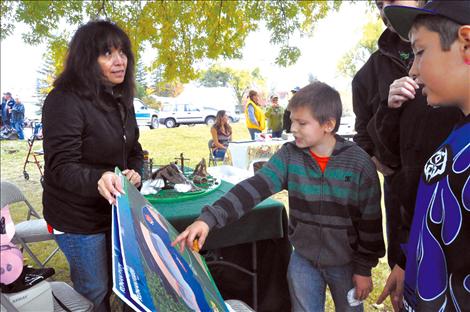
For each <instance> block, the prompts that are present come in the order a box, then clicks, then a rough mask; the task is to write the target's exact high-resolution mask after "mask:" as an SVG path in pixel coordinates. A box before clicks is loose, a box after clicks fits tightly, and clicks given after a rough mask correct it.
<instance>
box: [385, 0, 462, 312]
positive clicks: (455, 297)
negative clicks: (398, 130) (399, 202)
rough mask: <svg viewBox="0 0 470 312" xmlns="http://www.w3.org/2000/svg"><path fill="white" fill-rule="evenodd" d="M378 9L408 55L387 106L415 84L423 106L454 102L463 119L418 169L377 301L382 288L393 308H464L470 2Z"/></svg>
mask: <svg viewBox="0 0 470 312" xmlns="http://www.w3.org/2000/svg"><path fill="white" fill-rule="evenodd" d="M385 15H386V16H387V18H388V19H389V20H390V22H391V24H392V26H393V27H394V28H395V30H397V32H398V33H399V34H400V36H402V37H404V38H409V40H410V41H411V45H412V47H413V52H414V54H415V59H414V62H413V66H412V67H411V69H410V72H409V74H410V77H403V78H401V79H398V80H396V81H394V82H393V83H392V85H391V86H390V93H389V106H392V107H393V106H395V107H399V106H401V105H402V104H403V102H405V101H407V100H409V99H413V98H414V97H415V94H416V90H417V89H422V92H423V94H424V95H426V97H427V101H428V105H430V106H455V107H458V108H459V109H460V110H461V111H462V113H463V114H464V115H465V117H463V119H462V120H461V122H460V123H458V124H457V125H456V126H455V128H454V130H453V131H452V133H451V134H450V135H449V136H448V137H447V139H445V140H444V142H442V144H441V145H440V146H439V147H438V148H437V150H436V152H435V153H434V154H433V155H432V156H431V157H430V158H429V159H428V161H427V162H426V164H425V166H424V168H423V171H422V175H421V180H420V184H419V188H418V195H417V200H416V206H415V211H414V215H413V221H412V224H411V231H410V235H409V238H408V243H407V244H406V245H405V246H404V249H405V254H406V265H405V268H401V267H400V266H395V268H394V269H393V270H392V273H391V274H390V276H389V278H388V280H387V283H386V285H385V288H384V291H383V293H382V294H381V295H380V297H379V300H378V301H379V302H381V301H383V300H384V299H385V298H386V296H387V295H388V294H390V295H391V299H392V304H393V307H394V309H395V311H399V310H401V309H403V308H404V310H406V311H469V309H470V252H469V251H468V244H469V243H470V92H469V86H470V1H438V0H434V1H431V2H429V3H427V4H426V5H425V6H424V8H423V9H416V8H411V7H402V6H389V7H387V8H385ZM403 269H404V270H403ZM403 296H404V298H403V300H401V298H402V297H403Z"/></svg>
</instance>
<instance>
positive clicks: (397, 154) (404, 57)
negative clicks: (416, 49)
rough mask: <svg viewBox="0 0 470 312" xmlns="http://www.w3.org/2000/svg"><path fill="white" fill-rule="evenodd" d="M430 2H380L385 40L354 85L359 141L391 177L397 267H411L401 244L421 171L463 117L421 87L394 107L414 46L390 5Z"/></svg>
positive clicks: (390, 219) (392, 261) (392, 259)
mask: <svg viewBox="0 0 470 312" xmlns="http://www.w3.org/2000/svg"><path fill="white" fill-rule="evenodd" d="M424 3H425V1H386V0H377V1H376V4H377V6H378V8H379V9H380V12H381V16H382V18H383V20H384V23H385V24H386V25H387V29H386V30H385V31H384V33H383V34H382V35H381V37H380V39H379V42H378V44H379V51H377V52H375V53H374V54H373V55H372V56H371V58H370V59H369V61H368V62H367V63H366V65H364V67H363V69H361V70H360V71H359V72H358V74H357V75H356V77H355V78H354V80H353V83H352V85H353V107H354V108H355V112H356V129H357V133H358V135H357V136H356V137H355V141H356V142H357V143H358V145H359V146H361V147H363V148H364V149H365V150H366V151H367V152H368V153H369V155H371V157H372V159H373V160H374V162H375V164H376V166H377V170H379V171H380V172H382V173H383V174H384V176H385V178H384V202H385V211H386V216H387V220H386V221H387V223H386V224H387V234H388V235H387V236H388V238H389V241H388V247H389V248H388V263H389V266H390V268H391V269H393V268H394V267H395V266H396V265H399V266H404V265H405V263H404V261H405V257H404V255H403V252H402V248H401V247H400V246H401V244H402V243H404V242H406V240H407V237H408V232H409V228H408V225H409V224H410V223H411V218H412V216H413V211H414V207H415V202H416V199H417V197H416V195H417V191H418V185H419V178H420V174H421V170H422V168H423V166H424V164H425V163H426V161H427V159H428V158H429V157H430V156H431V155H432V154H433V153H434V151H435V149H436V148H437V147H438V146H439V144H440V142H442V141H443V140H444V139H445V138H446V137H447V136H448V135H449V134H450V132H451V131H452V128H453V127H454V125H455V124H456V123H457V122H459V120H460V119H461V118H462V113H461V112H460V110H459V109H457V108H455V107H440V108H433V107H430V106H428V105H427V101H426V97H425V94H423V93H422V90H421V89H418V90H416V93H415V95H414V97H413V98H407V99H406V100H405V101H404V104H403V105H401V106H400V107H391V106H389V101H388V98H389V92H390V90H391V88H392V86H393V85H394V83H395V82H394V81H395V80H398V79H401V78H403V77H406V78H409V77H408V70H409V68H410V66H411V65H412V64H413V60H414V57H413V51H412V46H411V45H410V43H409V42H406V41H404V39H403V38H402V37H400V36H399V34H397V30H396V29H395V28H394V27H393V25H391V23H390V21H389V19H388V18H387V16H386V15H385V14H384V10H385V9H386V8H387V7H388V6H390V5H405V6H408V7H416V8H420V7H423V6H424ZM364 127H366V128H367V129H364ZM404 220H407V221H404Z"/></svg>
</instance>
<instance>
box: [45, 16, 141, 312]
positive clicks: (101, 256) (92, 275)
mask: <svg viewBox="0 0 470 312" xmlns="http://www.w3.org/2000/svg"><path fill="white" fill-rule="evenodd" d="M134 66H135V63H134V55H133V53H132V49H131V43H130V40H129V37H128V36H127V35H126V33H125V32H124V31H123V30H122V29H121V28H119V27H118V26H117V25H116V24H114V23H112V22H109V21H90V22H88V23H87V24H85V25H82V26H80V27H79V29H78V30H77V31H76V33H75V34H74V36H73V38H72V40H71V42H70V44H69V49H68V53H67V59H66V62H65V67H64V68H65V69H64V71H63V72H62V73H61V74H60V75H59V77H58V78H57V79H56V80H55V82H54V89H53V90H52V91H51V92H50V93H49V94H48V96H47V98H46V100H45V102H44V107H43V114H42V124H43V131H44V142H43V146H44V158H45V172H44V185H43V186H44V191H43V198H42V202H43V207H44V218H45V219H46V221H47V223H48V226H49V228H50V231H51V232H52V233H54V236H55V240H56V241H57V244H58V245H59V247H60V249H61V250H62V252H63V253H64V255H65V257H66V258H67V261H68V263H69V266H70V276H71V280H72V283H73V286H74V288H75V289H76V290H77V291H78V292H79V293H80V294H82V295H83V296H84V297H86V298H87V299H89V300H90V301H91V302H93V304H94V308H95V309H94V311H110V302H109V297H110V294H111V291H112V278H111V277H112V273H111V271H112V267H111V259H112V250H111V219H112V218H111V211H112V210H111V205H112V204H114V203H115V202H116V199H115V196H118V195H119V193H123V189H122V185H121V180H120V177H118V176H117V175H116V174H115V173H114V169H115V167H118V168H119V169H120V170H121V171H122V173H123V175H124V176H125V178H127V179H128V180H129V182H130V183H131V184H133V185H135V186H136V187H139V186H140V184H141V173H140V171H141V169H142V165H143V153H142V147H141V145H140V144H139V128H138V126H137V122H136V118H135V112H134V106H133V98H134V90H135V81H134Z"/></svg>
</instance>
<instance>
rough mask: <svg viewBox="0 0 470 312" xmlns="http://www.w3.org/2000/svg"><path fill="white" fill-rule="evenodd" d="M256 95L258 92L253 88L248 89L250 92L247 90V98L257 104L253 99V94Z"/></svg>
mask: <svg viewBox="0 0 470 312" xmlns="http://www.w3.org/2000/svg"><path fill="white" fill-rule="evenodd" d="M257 95H258V92H256V91H255V90H250V92H248V98H249V99H250V100H252V101H253V102H255V103H256V104H258V103H257V102H256V101H255V99H254V98H255V96H257Z"/></svg>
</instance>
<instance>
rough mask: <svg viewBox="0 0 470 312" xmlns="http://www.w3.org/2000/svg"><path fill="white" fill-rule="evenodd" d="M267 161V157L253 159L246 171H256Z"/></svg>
mask: <svg viewBox="0 0 470 312" xmlns="http://www.w3.org/2000/svg"><path fill="white" fill-rule="evenodd" d="M268 161H269V158H260V159H257V160H254V161H252V162H251V163H250V165H249V167H248V171H250V172H253V174H255V173H256V171H258V170H260V169H261V168H262V167H263V166H264V165H265V164H266V163H267V162H268Z"/></svg>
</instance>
